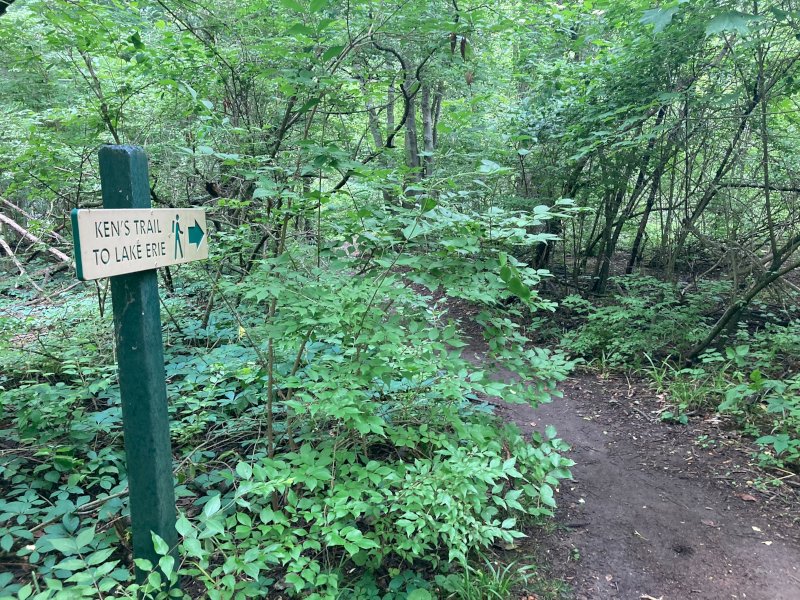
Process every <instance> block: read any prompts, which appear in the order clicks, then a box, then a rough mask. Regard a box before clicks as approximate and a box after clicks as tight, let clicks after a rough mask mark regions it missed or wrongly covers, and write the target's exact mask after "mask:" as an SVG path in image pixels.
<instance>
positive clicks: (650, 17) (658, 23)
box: [639, 6, 678, 33]
mask: <svg viewBox="0 0 800 600" xmlns="http://www.w3.org/2000/svg"><path fill="white" fill-rule="evenodd" d="M677 12H678V7H677V6H673V7H671V8H653V9H650V10H646V11H644V16H643V17H642V18H641V19H639V23H641V24H642V25H653V31H654V32H655V33H661V32H662V31H664V29H665V28H666V27H667V25H669V24H670V23H672V17H674V16H675V13H677Z"/></svg>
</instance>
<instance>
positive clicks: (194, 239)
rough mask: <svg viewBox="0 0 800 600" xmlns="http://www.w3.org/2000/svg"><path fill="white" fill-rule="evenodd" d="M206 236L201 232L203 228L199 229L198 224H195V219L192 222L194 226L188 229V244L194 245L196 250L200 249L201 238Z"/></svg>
mask: <svg viewBox="0 0 800 600" xmlns="http://www.w3.org/2000/svg"><path fill="white" fill-rule="evenodd" d="M205 234H206V232H205V231H203V228H202V227H200V224H199V223H198V222H197V219H195V221H194V225H192V226H191V227H189V243H190V244H194V245H195V246H197V247H198V248H199V247H200V242H202V241H203V236H204V235H205Z"/></svg>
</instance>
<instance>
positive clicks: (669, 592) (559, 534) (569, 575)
mask: <svg viewBox="0 0 800 600" xmlns="http://www.w3.org/2000/svg"><path fill="white" fill-rule="evenodd" d="M473 339H474V338H473ZM468 351H469V352H471V353H472V354H473V356H474V357H475V360H476V361H480V360H481V356H482V349H481V348H480V344H472V345H471V346H470V348H469V349H468ZM561 389H562V390H563V393H564V397H563V398H560V399H555V400H554V401H553V402H552V403H551V404H545V405H542V406H540V407H537V408H536V409H533V408H531V407H530V406H528V405H508V404H497V407H498V408H497V409H498V411H499V413H500V414H501V415H503V416H505V417H506V418H507V419H509V420H511V421H513V422H515V423H516V424H517V425H518V426H519V427H520V428H521V429H523V430H527V431H531V430H533V429H537V430H542V431H543V430H544V428H545V427H546V426H547V425H551V424H552V425H554V426H555V427H556V428H557V430H558V434H559V437H561V438H562V439H564V440H565V441H567V442H568V443H570V444H571V445H572V451H571V453H570V457H571V458H572V459H573V460H574V461H575V462H576V465H575V467H574V468H573V469H572V473H573V480H572V481H565V482H563V484H562V486H561V488H560V490H559V493H558V497H557V500H558V503H559V509H558V511H557V514H556V526H555V527H551V528H541V527H538V528H532V529H531V531H529V532H527V533H528V534H529V536H530V537H529V538H528V539H527V540H526V542H525V543H524V544H523V545H522V546H521V547H520V548H518V549H517V551H518V552H519V556H518V557H517V560H524V559H523V556H528V555H530V556H532V557H534V559H535V560H538V561H539V562H540V563H542V562H543V563H545V564H546V565H547V569H548V570H549V575H550V576H551V577H553V578H556V579H560V580H562V581H564V582H566V583H567V584H568V586H569V588H570V590H571V592H570V593H569V594H568V595H567V597H568V598H571V599H574V600H589V599H592V600H594V599H604V598H619V599H625V600H628V599H636V600H700V599H708V600H720V599H728V598H736V599H748V600H800V525H798V522H797V521H798V519H800V512H798V511H797V507H798V506H799V505H800V503H798V497H797V495H796V494H795V492H794V488H792V487H790V486H788V485H787V484H785V483H784V484H782V485H780V486H777V487H776V486H775V485H773V484H774V482H775V479H776V477H775V475H770V474H768V473H765V472H763V471H760V470H759V469H758V468H757V467H756V466H754V465H753V464H752V458H751V454H750V451H751V450H752V448H748V447H747V444H746V441H745V440H742V439H739V438H738V435H737V434H736V433H735V432H730V431H726V430H725V427H724V425H725V424H724V423H721V422H720V421H719V419H718V418H715V417H714V416H710V417H695V418H693V419H692V420H691V421H690V423H689V424H688V425H686V426H682V425H670V424H667V423H664V422H662V421H660V419H659V418H658V413H659V411H661V410H663V409H664V399H663V397H659V396H657V395H656V394H655V393H654V392H653V391H652V390H650V389H649V388H648V386H647V385H646V384H645V383H644V382H631V381H629V380H627V379H626V378H624V377H601V376H598V375H597V374H592V373H582V374H581V373H578V374H574V375H573V376H572V377H570V379H569V380H568V381H567V382H565V383H564V384H563V385H562V386H561ZM782 475H784V476H785V479H792V478H793V479H797V478H796V477H794V476H793V475H792V474H790V473H785V474H782ZM770 482H772V483H770ZM523 597H527V598H530V597H532V596H523ZM533 597H535V596H533Z"/></svg>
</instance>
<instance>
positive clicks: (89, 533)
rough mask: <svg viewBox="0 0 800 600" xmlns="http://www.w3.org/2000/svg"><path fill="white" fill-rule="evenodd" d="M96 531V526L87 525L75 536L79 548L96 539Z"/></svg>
mask: <svg viewBox="0 0 800 600" xmlns="http://www.w3.org/2000/svg"><path fill="white" fill-rule="evenodd" d="M94 532H95V528H94V526H92V527H87V528H86V529H84V530H83V531H81V532H80V533H79V534H78V537H77V538H75V545H76V546H77V547H78V549H80V548H83V547H84V546H87V545H88V544H89V542H91V541H92V540H93V539H94Z"/></svg>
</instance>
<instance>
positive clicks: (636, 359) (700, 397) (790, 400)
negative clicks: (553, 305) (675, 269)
mask: <svg viewBox="0 0 800 600" xmlns="http://www.w3.org/2000/svg"><path fill="white" fill-rule="evenodd" d="M616 282H617V285H618V287H619V289H620V293H619V294H617V295H614V296H612V297H611V298H610V299H609V300H607V301H606V302H604V303H603V304H602V305H599V306H594V305H592V304H591V303H590V302H589V301H587V300H585V299H583V298H581V297H579V296H570V297H568V298H567V299H566V300H565V301H564V303H563V304H564V306H565V307H568V308H570V309H571V310H572V311H573V313H574V314H575V315H576V316H577V318H578V319H579V324H578V326H577V327H575V328H573V329H572V330H570V331H567V332H566V333H565V334H564V335H563V337H562V341H561V347H562V348H564V349H565V350H567V351H569V352H571V353H573V354H575V355H578V356H581V357H583V358H585V359H586V360H588V361H590V362H592V363H593V364H595V365H597V366H598V367H600V368H602V369H612V370H613V369H629V370H634V371H638V372H641V373H644V374H645V375H646V376H647V377H648V378H649V379H650V380H651V381H652V383H653V385H654V387H655V389H656V390H657V391H658V392H659V393H664V394H665V395H666V397H667V399H668V401H669V403H670V404H671V407H670V408H669V409H668V410H664V411H663V412H661V413H660V415H661V418H662V419H663V420H665V421H669V422H674V423H679V424H685V423H687V422H688V419H689V416H690V415H692V414H696V413H705V412H708V411H716V412H718V413H720V414H721V415H724V416H726V417H728V418H729V419H730V420H731V421H732V422H733V423H734V424H735V426H736V427H737V428H739V429H741V430H742V431H743V432H744V433H745V434H747V435H749V436H751V437H753V438H754V439H755V443H756V445H757V446H758V447H759V448H760V451H759V452H758V455H757V459H758V460H759V462H760V463H761V464H762V465H763V466H766V467H776V468H779V469H791V470H793V471H797V470H798V469H800V373H799V372H798V362H797V357H798V356H800V321H798V320H797V319H794V320H791V317H790V316H789V320H787V315H791V314H793V311H792V310H791V309H787V310H786V311H785V313H782V314H780V315H779V314H777V313H775V312H770V311H769V307H767V306H761V307H760V313H759V319H758V320H754V321H753V322H752V323H751V322H748V320H747V319H746V318H745V319H743V320H742V321H741V322H740V323H739V327H738V328H737V329H736V330H735V331H732V332H729V333H728V334H727V335H726V336H723V337H722V338H721V343H720V345H719V346H718V347H717V348H712V349H709V350H707V351H705V352H704V353H703V354H701V355H700V356H699V357H698V360H697V361H695V362H694V363H693V364H687V362H688V361H687V360H686V358H687V355H688V352H689V350H690V349H691V348H692V347H693V346H694V345H695V344H696V343H697V342H698V341H700V340H701V339H702V338H703V336H704V334H705V332H706V330H707V328H708V326H709V317H710V316H713V315H714V314H715V311H718V310H719V306H721V302H722V301H723V299H724V292H725V291H726V290H725V285H724V284H720V283H711V284H708V285H701V286H698V288H697V289H695V290H690V291H684V292H682V293H679V292H678V290H677V288H676V287H675V286H674V285H673V284H671V283H668V282H663V281H659V280H657V279H655V278H652V277H643V276H627V277H624V278H618V279H617V280H616Z"/></svg>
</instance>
